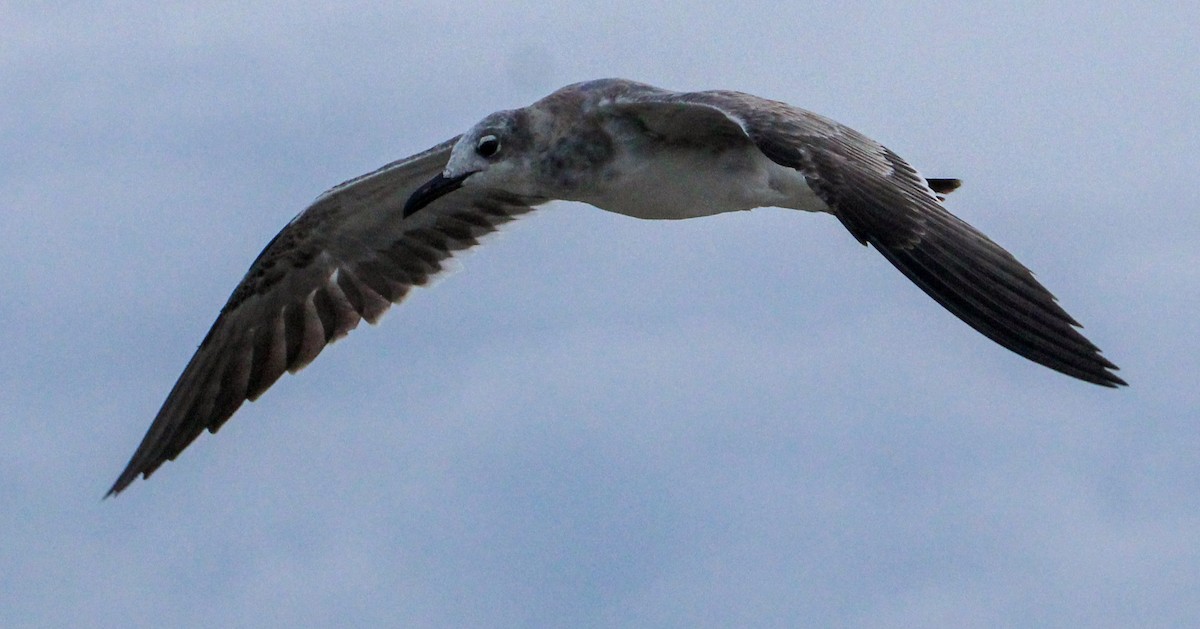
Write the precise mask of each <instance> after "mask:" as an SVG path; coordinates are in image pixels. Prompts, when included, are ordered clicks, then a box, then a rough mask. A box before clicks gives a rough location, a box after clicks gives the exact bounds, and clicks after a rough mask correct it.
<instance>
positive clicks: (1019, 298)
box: [109, 79, 1125, 495]
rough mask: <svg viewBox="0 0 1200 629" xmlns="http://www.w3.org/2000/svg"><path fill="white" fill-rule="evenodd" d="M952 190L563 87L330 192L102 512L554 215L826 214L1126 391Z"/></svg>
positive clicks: (975, 317) (238, 302)
mask: <svg viewBox="0 0 1200 629" xmlns="http://www.w3.org/2000/svg"><path fill="white" fill-rule="evenodd" d="M958 183H959V182H958V180H955V179H925V178H924V177H922V176H921V175H919V174H918V173H917V171H916V170H915V169H914V168H913V167H912V166H910V165H909V164H908V163H907V162H906V161H905V160H903V159H902V158H900V157H899V156H898V155H896V154H895V153H893V152H892V151H890V150H888V149H887V148H885V147H884V146H882V145H881V144H879V143H877V142H875V141H873V140H871V139H869V138H867V137H866V136H864V135H862V134H861V133H858V132H857V131H854V130H853V129H850V128H848V127H846V126H844V125H841V124H839V123H837V122H834V121H832V120H830V119H828V118H824V117H822V116H819V115H817V114H814V113H812V112H808V111H805V110H803V109H799V108H797V107H793V106H791V105H787V104H785V103H782V102H779V101H773V100H768V99H764V98H760V97H756V96H751V95H748V94H742V93H739V92H729V91H710V92H672V91H668V90H663V89H660V88H657V87H653V86H649V85H645V84H641V83H635V82H632V81H626V80H622V79H602V80H598V81H589V82H585V83H577V84H574V85H569V86H567V87H564V88H562V89H560V90H558V91H556V92H554V93H552V94H550V95H549V96H547V97H545V98H543V99H542V100H539V101H537V102H535V103H533V104H532V105H530V106H528V107H524V108H521V109H515V110H507V111H500V112H496V113H494V114H491V115H489V116H487V117H485V118H484V119H483V120H481V121H480V122H479V123H477V124H476V125H474V126H473V127H471V128H470V129H469V130H468V131H467V132H465V133H464V134H462V135H461V136H457V137H455V138H452V139H450V140H448V141H446V142H443V143H441V144H439V145H437V146H435V147H433V148H431V149H429V150H428V151H425V152H423V153H419V154H417V155H414V156H412V157H409V158H405V159H402V160H398V161H396V162H393V163H391V164H388V165H386V166H384V167H383V168H380V169H379V170H376V171H374V172H372V173H368V174H366V175H363V176H361V177H357V178H355V179H351V180H349V181H347V182H345V183H343V184H340V185H338V186H335V187H334V188H332V189H331V190H329V191H328V192H326V193H325V194H323V195H321V196H320V197H318V198H317V200H316V201H315V202H314V203H313V204H312V205H311V206H310V207H309V208H308V209H306V210H305V211H304V212H302V213H301V214H300V215H298V216H297V217H296V218H295V219H293V220H292V221H291V222H290V223H288V225H287V226H286V227H284V229H283V230H282V231H281V232H280V233H279V234H278V235H277V236H276V237H275V238H274V239H273V240H272V241H271V242H270V243H269V244H268V245H267V247H266V248H265V249H264V250H263V252H262V253H261V254H260V255H259V256H258V258H257V259H256V260H255V261H254V263H253V264H252V265H251V267H250V270H249V271H248V272H247V274H246V276H245V277H244V278H243V280H242V282H241V283H240V284H239V285H238V287H237V288H236V289H235V290H234V292H233V294H232V295H231V296H230V298H229V301H228V302H227V303H226V304H225V307H224V308H222V310H221V313H220V315H219V316H218V317H217V320H216V322H215V323H214V324H213V327H212V329H211V330H210V331H209V333H208V334H207V336H206V337H205V338H204V340H203V342H202V343H201V345H200V347H199V348H198V349H197V350H196V353H195V355H194V356H193V357H192V359H191V361H190V362H189V363H188V365H187V367H186V368H185V369H184V371H183V373H182V375H180V377H179V380H178V381H177V382H176V384H175V386H174V388H173V389H172V391H171V392H170V394H169V395H168V396H167V399H166V401H165V402H164V403H163V406H162V408H161V409H160V410H159V413H158V415H157V416H156V417H155V419H154V422H153V423H152V424H151V426H150V429H149V431H148V432H147V434H146V436H145V438H144V439H143V440H142V443H141V445H139V447H138V449H137V451H136V452H135V453H134V455H133V457H132V459H131V460H130V462H129V464H128V466H127V467H126V469H125V470H124V471H123V472H122V474H121V475H120V477H118V479H117V481H116V482H115V483H114V485H113V487H112V489H111V490H110V491H109V494H110V495H111V494H115V493H118V492H120V491H122V490H123V489H125V488H126V487H127V486H128V485H129V484H130V483H132V482H133V480H134V479H136V478H137V477H138V476H139V475H140V476H143V477H148V476H149V475H150V474H151V473H152V472H153V471H154V470H155V469H157V468H158V467H159V466H160V465H161V464H162V463H163V462H165V461H167V460H171V459H174V458H175V457H176V456H177V455H178V454H179V453H180V452H182V450H183V449H184V448H185V447H187V445H188V444H190V443H191V442H192V441H194V440H195V439H196V437H197V436H199V434H200V433H201V432H203V431H204V430H209V431H212V432H215V431H216V430H217V429H218V428H220V426H221V425H222V424H223V423H224V422H225V421H227V420H228V419H229V418H230V417H231V416H232V415H233V413H234V412H235V411H236V410H237V409H238V407H239V406H240V405H241V404H242V403H243V402H244V401H245V400H247V399H249V400H253V399H256V398H257V397H258V396H259V395H261V394H262V393H263V392H265V391H266V390H267V388H269V387H270V386H271V384H272V383H274V382H275V381H276V380H277V379H278V378H279V377H280V376H281V375H282V374H283V373H284V372H285V371H291V372H295V371H297V370H299V369H301V368H303V367H304V366H305V365H307V364H308V363H309V362H311V361H312V360H313V359H314V358H316V356H317V355H318V354H319V353H320V352H321V350H322V349H323V348H324V347H325V345H327V344H328V343H330V342H332V341H334V340H336V339H338V338H340V337H341V336H343V335H345V334H346V333H348V332H349V331H350V330H351V329H353V328H354V327H355V326H356V325H357V323H358V321H359V320H360V319H366V320H367V321H368V322H371V323H374V322H375V321H377V320H378V318H379V317H380V316H381V315H382V314H383V312H384V311H385V310H387V308H388V307H389V306H390V305H391V304H393V303H396V302H399V301H400V300H402V299H403V298H404V296H405V295H406V294H407V293H408V291H409V290H410V289H411V288H412V287H413V286H421V285H424V284H425V283H427V282H428V280H429V279H430V278H431V277H432V276H434V275H436V274H437V273H438V272H439V271H441V269H442V264H443V262H444V261H445V260H446V259H447V258H448V257H450V256H451V255H453V254H454V252H456V251H459V250H461V249H465V248H468V247H471V246H474V245H475V244H477V243H478V239H479V237H481V236H483V235H484V234H486V233H488V232H490V231H493V230H495V229H496V227H497V226H498V225H500V224H502V223H505V222H508V221H510V220H512V219H514V218H516V217H517V216H520V215H521V214H524V213H527V212H529V211H530V210H531V209H533V208H534V207H536V206H539V205H542V204H544V203H546V202H548V201H551V200H555V199H561V200H569V201H580V202H584V203H588V204H591V205H594V206H596V207H599V208H601V209H605V210H608V211H612V212H617V213H620V214H625V215H628V216H633V217H637V218H643V219H684V218H693V217H701V216H707V215H712V214H719V213H723V212H731V211H739V210H749V209H752V208H756V207H763V206H779V207H785V208H792V209H798V210H805V211H808V212H824V213H828V214H831V215H833V216H835V217H836V218H837V219H838V220H839V221H841V223H842V224H843V225H844V226H845V227H846V228H847V229H848V230H849V231H850V233H851V235H852V236H854V237H855V238H856V239H858V241H859V242H861V243H863V244H864V245H870V246H872V247H874V248H875V249H877V250H878V251H879V252H880V253H881V254H883V256H884V257H885V258H886V259H887V260H888V261H889V262H890V263H892V264H893V265H894V266H895V267H896V268H897V269H898V270H900V271H901V272H902V273H903V274H904V275H905V276H907V277H908V278H909V279H910V280H912V281H913V282H914V283H915V284H916V285H917V286H919V287H920V288H921V289H922V290H924V291H925V292H926V293H927V294H929V295H930V296H931V297H932V298H933V299H935V300H936V301H937V302H938V303H940V304H942V305H943V306H944V307H945V308H946V309H947V310H949V311H950V312H951V313H953V314H954V315H956V316H957V317H959V318H960V319H962V320H963V321H964V322H966V323H967V324H968V325H970V326H972V327H973V328H975V329H976V330H978V331H979V332H981V333H982V334H984V335H985V336H987V337H988V338H991V339H992V340H994V341H996V342H997V343H999V344H1000V345H1003V346H1004V347H1007V348H1008V349H1010V350H1012V351H1014V352H1016V353H1018V354H1020V355H1022V356H1025V357H1026V358H1029V359H1030V360H1033V361H1035V362H1038V363H1040V364H1043V365H1045V366H1047V367H1050V368H1051V369H1055V370H1057V371H1060V372H1062V373H1065V374H1067V375H1070V376H1073V377H1075V378H1079V379H1081V380H1084V381H1087V382H1092V383H1095V384H1100V385H1104V386H1109V387H1112V386H1118V385H1123V384H1125V383H1124V381H1123V380H1121V379H1120V378H1118V377H1117V376H1116V375H1115V374H1114V373H1113V371H1114V370H1116V366H1115V365H1113V364H1112V363H1111V362H1109V361H1108V360H1107V359H1105V358H1104V357H1103V356H1101V354H1100V352H1099V350H1098V349H1097V348H1096V346H1095V345H1093V344H1092V343H1091V342H1090V341H1088V340H1087V339H1086V338H1084V337H1083V336H1082V335H1081V334H1080V333H1079V332H1078V330H1076V327H1078V323H1076V322H1075V320H1074V319H1072V318H1071V317H1070V316H1069V315H1067V313H1066V312H1065V311H1064V310H1063V309H1062V308H1061V307H1059V306H1058V304H1057V302H1056V300H1055V298H1054V296H1053V295H1052V294H1051V293H1050V292H1049V291H1047V290H1046V289H1045V288H1044V287H1043V286H1042V285H1041V284H1040V283H1038V282H1037V280H1035V279H1034V278H1033V275H1032V273H1030V271H1029V270H1028V269H1027V268H1025V267H1024V266H1023V265H1021V264H1020V263H1019V262H1018V261H1017V260H1016V259H1015V258H1013V256H1012V255H1011V254H1009V253H1008V252H1007V251H1005V250H1004V249H1003V248H1001V247H1000V246H999V245H997V244H996V243H994V242H993V241H992V240H991V239H989V238H987V236H985V235H983V234H982V233H980V232H979V231H978V230H976V229H974V228H973V227H971V226H970V225H968V224H967V223H965V222H963V221H962V220H960V219H958V218H957V217H955V216H954V215H952V214H950V212H948V211H947V210H946V209H945V208H944V206H943V204H942V201H943V196H944V195H945V194H947V193H949V192H951V191H952V190H954V189H955V188H957V187H958ZM802 253H803V252H797V255H801V254H802Z"/></svg>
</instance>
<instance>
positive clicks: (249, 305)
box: [108, 138, 531, 495]
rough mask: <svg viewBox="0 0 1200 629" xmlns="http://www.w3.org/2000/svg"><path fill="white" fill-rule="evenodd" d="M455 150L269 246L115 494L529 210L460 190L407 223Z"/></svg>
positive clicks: (383, 180) (524, 202)
mask: <svg viewBox="0 0 1200 629" xmlns="http://www.w3.org/2000/svg"><path fill="white" fill-rule="evenodd" d="M456 140H457V138H454V139H451V140H449V141H447V142H444V143H442V144H439V145H438V146H435V147H433V148H431V149H429V150H428V151H425V152H423V153H420V154H418V155H414V156H412V157H409V158H407V159H402V160H399V161H397V162H393V163H391V164H388V165H386V166H384V167H383V168H380V169H379V170H377V171H375V172H373V173H369V174H367V175H363V176H362V177H358V178H356V179H352V180H350V181H347V182H345V183H343V184H341V185H339V186H337V187H335V188H333V189H331V190H330V191H328V192H326V193H325V194H323V195H321V197H319V198H318V199H317V200H316V201H315V202H314V203H313V204H312V205H311V206H310V207H309V208H308V209H306V210H305V211H304V212H302V213H301V214H300V215H299V216H297V217H296V218H295V219H293V220H292V222H290V223H288V225H287V226H286V227H284V228H283V230H282V231H280V232H279V234H278V235H276V236H275V238H274V239H273V240H271V242H270V243H269V244H268V245H267V247H266V248H265V249H264V250H263V252H262V253H261V254H259V256H258V258H257V259H256V260H255V261H254V263H253V264H252V265H251V266H250V270H249V271H248V272H247V273H246V276H245V277H244V278H243V279H242V282H241V283H240V284H239V285H238V286H237V288H236V289H234V291H233V294H232V295H231V296H230V297H229V301H228V302H227V303H226V304H225V307H224V308H222V309H221V313H220V315H218V317H217V320H216V322H215V323H213V326H212V329H210V330H209V332H208V335H207V336H205V337H204V341H203V342H201V344H200V347H199V348H198V349H197V350H196V353H195V355H194V356H192V359H191V361H190V362H188V365H187V367H186V368H185V369H184V370H183V374H182V375H180V376H179V380H178V381H177V382H176V383H175V387H174V388H172V389H171V393H170V394H169V395H168V396H167V399H166V401H165V402H163V405H162V408H161V409H160V410H159V411H158V415H157V416H156V417H155V418H154V422H153V423H152V424H151V425H150V429H149V431H148V432H147V433H146V436H145V437H144V438H143V439H142V442H141V445H139V446H138V448H137V451H136V452H134V454H133V458H132V459H130V461H129V464H128V466H126V468H125V471H123V472H122V473H121V475H120V477H118V478H117V481H116V482H115V483H114V484H113V486H112V489H110V490H109V492H108V495H113V494H116V493H119V492H120V491H122V490H123V489H125V488H126V487H128V486H129V484H130V483H132V482H133V481H134V480H135V479H137V477H138V476H139V475H141V476H142V477H144V478H148V477H149V476H150V474H151V473H153V472H154V470H155V469H157V468H158V467H159V466H160V465H162V464H163V463H164V462H165V461H169V460H172V459H174V458H175V457H176V456H178V455H179V453H180V452H182V451H183V449H184V448H186V447H187V446H188V444H190V443H191V442H192V441H194V440H195V439H196V437H198V436H199V435H200V433H201V432H202V431H204V430H208V431H209V432H216V431H217V429H218V428H220V427H221V425H222V424H224V423H225V421H226V420H228V419H229V418H230V417H231V416H232V415H233V413H234V412H235V411H236V410H237V409H238V407H239V406H241V404H242V402H244V401H246V400H254V399H257V398H258V396H260V395H262V394H263V392H264V391H266V390H267V389H268V388H269V387H270V386H271V385H272V384H274V382H275V381H276V380H277V379H278V378H279V377H280V376H281V375H283V373H284V371H290V372H292V373H295V372H296V371H299V370H300V369H302V368H303V367H304V366H305V365H307V364H308V363H309V362H311V361H312V360H313V359H314V358H316V357H317V355H318V354H320V353H321V350H322V349H324V347H325V346H326V345H327V344H329V343H332V342H333V341H335V340H337V339H339V338H341V337H342V336H344V335H345V334H346V333H348V332H349V331H350V330H352V329H354V327H355V326H357V325H358V322H359V320H360V319H366V320H367V321H368V322H370V323H375V322H376V321H377V320H378V319H379V317H380V315H382V314H383V312H384V311H385V310H387V309H388V307H389V306H390V305H391V304H393V303H397V302H399V301H400V300H402V299H403V298H404V296H405V295H406V294H407V293H408V291H409V289H411V288H412V287H413V286H421V285H423V284H425V283H427V282H428V281H429V279H430V278H431V277H432V276H434V275H436V274H437V273H438V272H439V271H440V270H441V268H442V266H441V264H442V261H444V260H445V259H446V258H448V257H450V256H451V255H453V253H454V252H455V251H458V250H461V249H466V248H468V247H471V246H473V245H475V244H477V238H478V237H479V236H481V235H483V234H486V233H488V232H491V231H494V230H495V229H496V226H497V225H499V224H501V223H504V222H507V221H509V220H512V219H513V218H514V217H516V216H518V215H520V214H523V213H525V212H528V211H529V210H530V209H531V206H530V200H528V199H521V198H517V197H514V196H512V195H508V194H505V193H502V192H498V191H486V190H484V191H478V190H475V191H467V190H459V191H456V192H454V193H451V194H448V195H446V196H445V197H443V198H441V199H439V200H438V201H436V202H434V203H433V204H431V205H430V206H429V207H428V208H426V209H424V210H423V211H421V212H419V213H417V214H415V215H413V216H411V217H408V218H403V217H402V210H403V207H404V203H405V202H406V201H407V200H408V197H409V195H410V194H412V192H413V190H415V189H416V188H417V187H418V186H419V185H420V184H422V183H424V182H425V181H427V180H428V179H429V178H430V177H433V176H434V175H436V174H438V173H440V172H441V171H442V169H443V168H445V165H446V162H447V160H448V159H449V156H450V149H451V147H453V146H454V142H455V141H456Z"/></svg>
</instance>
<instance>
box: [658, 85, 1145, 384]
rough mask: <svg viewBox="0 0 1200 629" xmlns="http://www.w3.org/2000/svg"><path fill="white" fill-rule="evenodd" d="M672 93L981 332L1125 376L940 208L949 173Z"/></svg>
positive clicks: (762, 110) (1095, 374)
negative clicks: (738, 130) (793, 177)
mask: <svg viewBox="0 0 1200 629" xmlns="http://www.w3.org/2000/svg"><path fill="white" fill-rule="evenodd" d="M675 98H676V99H677V100H684V101H687V102H692V103H696V104H700V105H705V106H709V107H714V108H716V109H719V110H721V111H724V112H726V113H727V114H728V115H730V117H731V119H733V120H734V121H736V122H737V123H738V124H739V125H741V126H742V128H743V129H744V130H745V132H746V134H747V135H748V136H749V137H750V139H751V141H753V142H754V143H755V144H756V145H757V146H758V147H759V149H760V150H762V152H763V153H764V154H765V155H766V156H767V157H768V158H770V159H771V160H772V161H774V162H776V163H778V164H781V165H784V166H788V167H792V168H796V169H797V170H799V171H800V172H801V173H803V174H804V175H805V178H806V179H807V180H808V182H809V185H811V186H812V187H813V189H814V190H815V191H816V192H817V194H818V195H819V196H820V197H821V198H822V199H823V200H824V201H825V202H826V203H827V204H828V205H829V206H830V208H832V211H833V213H834V214H835V215H836V216H837V217H838V219H839V220H840V221H841V222H842V224H843V225H845V226H846V228H847V229H848V230H849V231H850V233H851V234H852V235H853V236H854V237H855V238H857V239H858V240H859V242H861V243H863V244H870V245H872V246H873V247H875V249H876V250H878V251H879V252H880V253H881V254H883V256H884V257H885V258H886V259H887V260H888V261H889V262H891V263H892V264H893V265H894V266H895V267H896V268H897V269H899V270H900V272H901V273H903V274H904V275H905V276H906V277H908V278H909V279H910V280H912V281H913V282H914V283H915V284H916V285H917V286H919V287H920V288H921V290H923V291H925V293H927V294H928V295H929V296H930V297H932V298H933V299H934V300H936V301H937V302H938V303H939V304H941V305H942V306H944V307H945V308H946V309H947V310H949V311H950V312H952V313H953V314H954V315H955V316H957V317H958V318H960V319H962V320H963V321H964V322H966V323H967V324H968V325H970V326H971V327H973V328H975V329H976V330H978V331H979V332H981V333H982V334H984V335H985V336H987V337H988V338H990V339H992V340H993V341H995V342H997V343H999V344H1000V345H1003V346H1004V347H1007V348H1008V349H1010V350H1012V351H1014V352H1016V353H1017V354H1020V355H1021V356H1024V357H1026V358H1028V359H1030V360H1032V361H1034V362H1037V363H1040V364H1042V365H1045V366H1047V367H1050V368H1051V369H1055V370H1057V371H1060V372H1062V373H1065V374H1067V375H1070V376H1073V377H1076V378H1079V379H1081V380H1085V381H1087V382H1092V383H1095V384H1099V385H1103V386H1108V387H1114V386H1119V385H1124V384H1125V381H1124V380H1122V379H1121V378H1119V377H1118V376H1117V375H1116V374H1114V373H1113V371H1114V370H1116V369H1117V367H1116V365H1114V364H1113V363H1112V362H1110V361H1109V360H1107V359H1106V358H1104V357H1103V356H1102V355H1101V354H1100V350H1099V349H1098V348H1097V347H1096V346H1095V345H1093V344H1092V343H1091V342H1090V341H1088V340H1087V339H1086V338H1085V337H1084V336H1083V335H1082V334H1080V333H1079V331H1078V330H1077V329H1076V328H1077V327H1078V326H1079V324H1078V323H1077V322H1076V321H1075V320H1074V319H1072V318H1071V317H1070V315H1068V314H1067V313H1066V311H1064V310H1063V309H1062V308H1061V307H1060V306H1059V305H1058V302H1057V299H1056V298H1055V297H1054V295H1052V294H1051V293H1050V291H1048V290H1046V288H1045V287H1043V286H1042V285H1041V284H1040V283H1039V282H1038V281H1037V280H1036V279H1034V277H1033V274H1032V273H1031V272H1030V271H1029V269H1027V268H1025V266H1024V265H1022V264H1021V263H1020V262H1018V261H1017V260H1016V258H1014V257H1013V256H1012V255H1011V254H1010V253H1008V252H1007V251H1005V250H1004V249H1003V248H1002V247H1001V246H1000V245H997V244H996V243H995V242H992V240H991V239H989V238H988V237H987V236H985V235H983V234H982V233H981V232H979V231H978V230H976V229H975V228H974V227H971V226H970V225H968V224H967V223H966V222H964V221H962V220H960V219H959V218H958V217H956V216H954V215H952V214H951V213H950V212H948V211H947V210H946V209H945V208H944V207H943V206H942V204H941V202H940V200H941V198H940V195H944V194H947V193H949V192H951V191H953V190H954V189H956V188H957V187H958V185H959V181H958V180H957V179H930V180H925V179H924V178H922V177H921V176H920V175H919V174H918V173H917V172H916V170H915V169H913V168H912V167H911V166H910V165H909V164H908V163H907V162H905V161H904V160H903V159H901V158H900V157H899V156H898V155H896V154H895V153H893V152H891V151H890V150H888V149H886V148H885V147H883V146H881V145H879V144H878V143H877V142H875V141H873V140H871V139H869V138H867V137H866V136H864V135H862V134H860V133H858V132H856V131H854V130H853V129H850V128H849V127H846V126H844V125H841V124H839V123H837V122H834V121H832V120H829V119H827V118H824V117H822V116H818V115H816V114H813V113H811V112H808V111H805V110H802V109H798V108H795V107H792V106H790V105H787V104H785V103H780V102H776V101H769V100H766V99H762V98H758V97H755V96H750V95H747V94H740V93H736V92H699V93H692V94H681V95H678V96H677V97H675Z"/></svg>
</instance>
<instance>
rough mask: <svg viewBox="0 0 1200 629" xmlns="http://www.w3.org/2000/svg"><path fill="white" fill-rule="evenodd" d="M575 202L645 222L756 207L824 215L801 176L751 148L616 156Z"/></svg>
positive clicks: (827, 208)
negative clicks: (651, 155) (782, 208)
mask: <svg viewBox="0 0 1200 629" xmlns="http://www.w3.org/2000/svg"><path fill="white" fill-rule="evenodd" d="M588 188H589V189H588V190H580V191H579V192H580V198H578V199H575V200H578V201H583V202H585V203H590V204H592V205H595V206H596V207H598V208H601V209H604V210H608V211H610V212H617V213H619V214H626V215H628V216H633V217H636V218H646V219H680V218H693V217H697V216H709V215H712V214H720V213H722V212H733V211H736V210H749V209H752V208H756V207H772V206H774V207H786V208H793V209H797V210H805V211H809V212H827V211H829V207H828V206H827V205H825V203H824V202H823V201H821V200H820V199H819V198H818V197H817V196H816V195H815V194H814V193H813V191H812V189H811V188H810V187H809V186H808V182H807V181H805V179H804V176H803V175H801V174H800V173H799V172H797V171H796V170H794V169H792V168H787V167H784V166H780V165H779V164H776V163H775V162H772V161H771V160H770V159H768V158H767V156H765V155H763V154H762V152H761V151H759V150H758V149H757V148H755V147H753V146H752V145H748V146H746V147H744V148H739V149H730V150H727V151H723V152H720V153H715V152H710V151H703V150H699V149H691V148H686V149H684V148H680V149H674V150H670V151H662V152H659V153H656V154H655V155H654V156H653V157H649V156H645V155H636V154H631V153H628V152H622V153H620V154H618V155H617V156H616V159H614V160H613V162H612V163H611V164H610V165H609V167H608V168H606V169H605V172H604V173H603V174H602V176H601V177H600V178H599V180H596V181H594V183H593V185H592V186H589V187H588Z"/></svg>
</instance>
